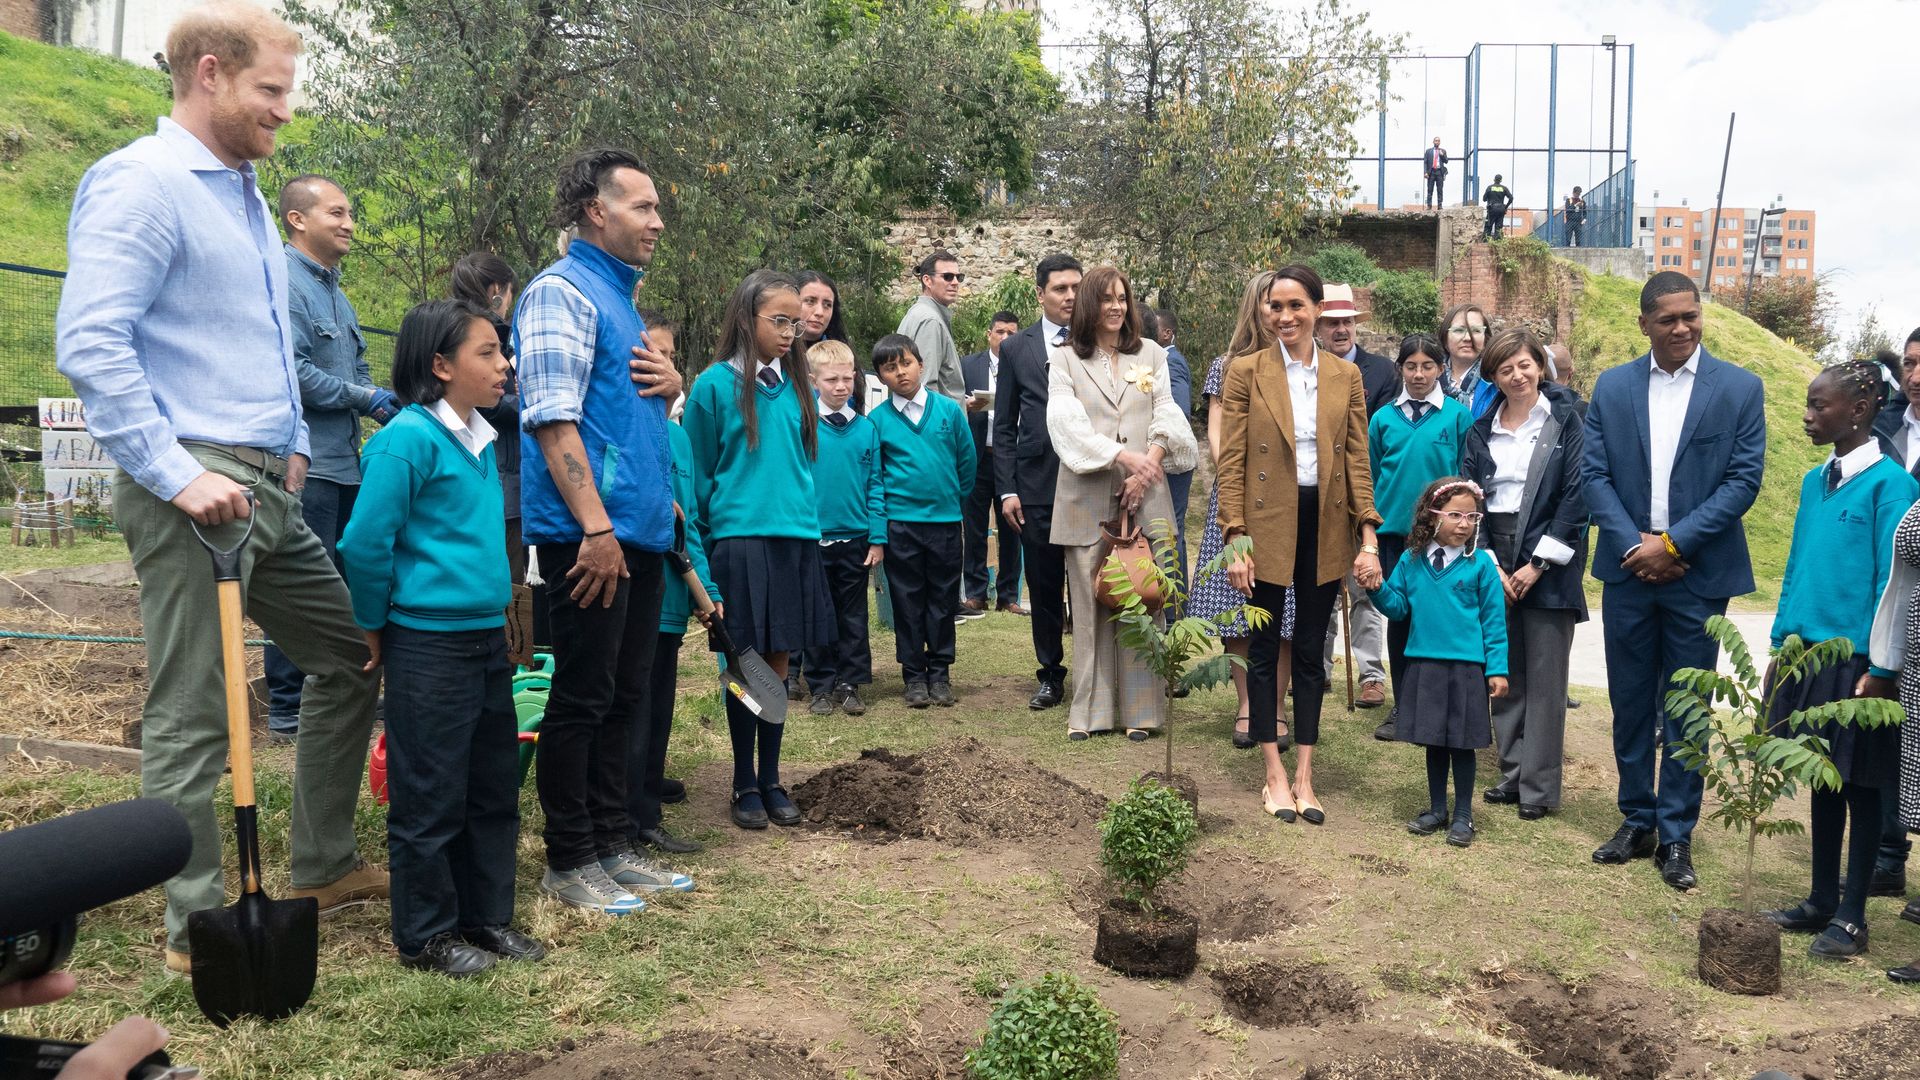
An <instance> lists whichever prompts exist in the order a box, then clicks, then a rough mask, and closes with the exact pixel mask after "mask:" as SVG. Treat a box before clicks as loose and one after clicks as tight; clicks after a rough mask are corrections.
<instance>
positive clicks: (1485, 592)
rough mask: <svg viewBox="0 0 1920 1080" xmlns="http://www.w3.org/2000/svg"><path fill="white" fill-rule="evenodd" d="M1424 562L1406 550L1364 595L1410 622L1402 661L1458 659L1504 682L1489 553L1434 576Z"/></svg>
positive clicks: (1502, 600)
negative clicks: (1378, 585) (1404, 659)
mask: <svg viewBox="0 0 1920 1080" xmlns="http://www.w3.org/2000/svg"><path fill="white" fill-rule="evenodd" d="M1381 411H1382V412H1385V411H1386V410H1384V409H1383V410H1381ZM1461 411H1463V412H1464V411H1465V410H1464V409H1463V410H1461ZM1376 415H1377V414H1376ZM1430 558H1431V557H1430V556H1429V555H1428V554H1427V553H1426V552H1425V551H1414V550H1412V549H1408V551H1407V552H1406V554H1404V555H1402V556H1400V561H1399V562H1398V563H1397V564H1395V565H1394V568H1393V573H1392V574H1391V575H1390V576H1389V577H1388V578H1387V580H1385V581H1383V582H1381V583H1380V587H1379V588H1378V589H1369V590H1367V595H1368V596H1369V597H1370V598H1371V599H1372V600H1373V606H1374V607H1375V608H1376V609H1378V610H1379V612H1380V614H1382V615H1385V616H1386V617H1387V618H1389V619H1398V620H1402V621H1404V620H1407V619H1411V620H1412V621H1413V629H1412V632H1411V633H1410V634H1409V635H1408V637H1407V659H1409V660H1463V661H1466V662H1468V663H1474V664H1483V665H1485V666H1486V673H1487V677H1488V678H1492V677H1494V676H1495V675H1499V676H1502V677H1504V676H1505V675H1506V674H1507V594H1506V591H1505V590H1504V589H1502V588H1501V587H1500V567H1499V566H1498V565H1497V564H1496V563H1495V562H1494V561H1493V552H1491V551H1485V550H1480V551H1474V552H1473V553H1471V554H1469V555H1465V556H1462V557H1461V558H1458V559H1455V560H1453V561H1452V562H1450V563H1448V564H1447V568H1446V569H1445V570H1442V571H1440V572H1439V573H1437V574H1436V573H1434V572H1433V563H1432V562H1430V561H1429V559H1430ZM1474 627H1478V628H1479V632H1478V633H1474V632H1473V628H1474Z"/></svg>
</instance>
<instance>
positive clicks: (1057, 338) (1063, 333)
mask: <svg viewBox="0 0 1920 1080" xmlns="http://www.w3.org/2000/svg"><path fill="white" fill-rule="evenodd" d="M1053 343H1054V344H1055V345H1065V344H1066V343H1067V328H1066V327H1064V326H1063V327H1061V328H1060V329H1058V330H1055V331H1054V332H1053Z"/></svg>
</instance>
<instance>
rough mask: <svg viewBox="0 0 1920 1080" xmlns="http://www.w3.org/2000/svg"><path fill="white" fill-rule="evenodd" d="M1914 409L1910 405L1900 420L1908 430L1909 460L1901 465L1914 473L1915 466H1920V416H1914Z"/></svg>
mask: <svg viewBox="0 0 1920 1080" xmlns="http://www.w3.org/2000/svg"><path fill="white" fill-rule="evenodd" d="M1914 408H1915V406H1912V405H1909V406H1907V409H1906V411H1905V412H1903V413H1901V414H1900V419H1901V421H1902V422H1903V423H1904V424H1905V426H1906V429H1907V460H1905V461H1903V462H1901V464H1902V465H1904V466H1905V467H1906V470H1907V471H1908V472H1912V471H1913V467H1914V466H1915V465H1920V416H1915V415H1914V412H1913V410H1914Z"/></svg>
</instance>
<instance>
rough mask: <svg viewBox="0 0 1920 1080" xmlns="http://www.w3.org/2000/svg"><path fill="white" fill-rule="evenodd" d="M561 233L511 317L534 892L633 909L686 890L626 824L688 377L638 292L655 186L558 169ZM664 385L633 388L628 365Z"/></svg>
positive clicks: (605, 153)
mask: <svg viewBox="0 0 1920 1080" xmlns="http://www.w3.org/2000/svg"><path fill="white" fill-rule="evenodd" d="M557 204H558V205H557V212H556V215H555V222H554V224H555V225H556V226H558V227H560V228H565V229H571V230H572V233H573V237H574V239H573V241H572V243H571V244H570V245H569V246H568V248H567V253H566V254H565V255H564V256H562V257H561V258H560V260H559V261H558V262H555V263H554V264H553V265H551V266H549V267H547V268H546V269H545V270H542V271H541V272H540V273H538V274H536V275H535V276H534V278H533V280H532V281H531V282H529V283H528V284H527V289H526V292H525V293H524V294H523V295H522V296H521V299H520V305H519V308H518V309H517V310H516V311H515V313H514V324H513V337H514V355H515V358H516V359H515V362H516V363H517V364H518V366H519V375H520V395H521V397H520V402H521V412H520V424H521V428H522V435H521V442H522V452H521V458H520V512H521V516H522V523H521V529H522V532H523V534H524V535H525V537H526V541H527V543H529V544H531V545H533V547H534V549H535V552H536V554H537V556H538V559H539V567H540V576H541V577H542V578H543V579H545V581H546V586H545V588H546V590H547V606H548V611H549V620H550V631H551V635H552V638H553V641H552V644H553V652H554V673H553V688H552V690H551V692H550V693H549V695H548V698H547V711H546V716H545V718H544V719H543V720H542V721H541V724H540V744H539V757H538V759H537V762H536V770H537V778H538V780H537V782H538V786H539V792H540V805H541V808H542V810H544V811H545V813H546V819H547V824H546V831H545V833H544V837H545V840H546V847H547V872H546V875H545V876H544V878H543V879H542V880H541V883H540V887H541V890H542V891H544V892H546V893H547V894H548V895H550V896H553V897H555V898H557V899H559V900H560V901H562V902H563V903H567V904H570V905H573V906H574V907H580V908H586V909H588V910H593V911H600V912H604V913H606V914H609V915H624V914H627V913H629V912H635V911H640V910H642V909H644V908H645V906H646V902H645V901H644V900H643V899H642V898H641V895H640V894H643V893H647V892H652V891H656V890H660V889H675V890H686V889H691V888H692V887H693V881H692V879H690V878H688V877H687V876H686V875H684V874H676V873H673V872H672V871H670V870H668V869H666V868H665V867H662V866H660V865H658V864H657V863H655V862H653V861H652V860H650V859H648V858H646V857H645V856H643V855H642V854H641V853H640V852H639V851H638V849H637V848H636V846H635V844H634V835H633V832H634V830H633V824H632V822H631V821H630V820H629V819H628V816H627V810H626V805H627V798H626V777H627V758H628V755H629V754H635V753H638V754H642V755H644V754H645V752H646V749H647V748H646V747H645V746H644V745H640V746H636V745H634V739H636V738H639V739H642V740H644V738H645V734H644V730H643V728H644V726H636V725H634V724H633V718H634V717H635V716H636V715H638V714H639V710H640V709H641V708H642V707H643V706H644V704H645V702H646V700H647V680H648V672H649V671H650V670H651V668H652V666H653V649H654V641H655V639H656V638H657V637H658V634H659V621H660V594H661V584H662V572H663V567H664V560H662V558H661V554H662V553H663V552H665V551H666V550H667V549H668V548H669V547H670V546H671V545H672V542H673V532H674V512H673V492H672V482H673V471H672V470H673V464H672V454H671V451H670V449H669V446H668V442H667V404H668V403H669V402H671V401H672V400H673V399H674V397H675V396H676V395H678V394H679V392H680V385H681V381H680V379H679V377H678V376H677V375H676V374H674V373H673V369H672V365H671V363H670V362H669V361H667V360H666V358H665V357H662V356H660V355H659V354H658V353H655V352H653V350H652V349H651V347H650V345H649V343H648V341H647V336H646V331H647V328H646V324H645V323H644V322H642V321H641V318H640V315H639V313H638V312H637V311H636V310H635V309H634V303H633V297H634V291H635V289H636V288H637V287H638V286H639V284H640V277H641V275H642V274H643V273H644V272H645V267H646V266H647V264H648V263H650V262H652V261H653V250H654V245H655V244H656V243H657V242H658V241H659V238H660V233H661V230H662V229H664V228H665V223H664V222H662V221H661V219H660V196H659V192H658V191H657V190H656V189H655V187H654V184H653V177H652V176H651V175H649V173H648V172H647V167H646V166H645V165H642V164H641V163H640V160H639V159H638V158H636V157H634V156H633V155H632V154H631V153H628V152H627V151H625V150H618V149H611V148H602V149H595V150H586V151H582V152H581V153H578V154H576V155H574V156H573V158H572V159H571V160H569V161H568V162H567V163H566V165H565V166H563V167H562V169H561V171H560V179H559V184H558V190H557ZM636 358H637V360H638V362H639V364H640V366H641V367H643V368H650V369H653V371H654V374H655V376H656V377H655V378H653V380H652V381H651V383H650V384H649V385H644V386H643V387H641V388H640V389H638V390H636V388H635V381H637V380H636V379H635V378H634V376H633V375H632V374H631V373H630V371H629V367H630V365H632V364H634V362H635V360H636Z"/></svg>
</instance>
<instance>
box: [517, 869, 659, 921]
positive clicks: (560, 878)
mask: <svg viewBox="0 0 1920 1080" xmlns="http://www.w3.org/2000/svg"><path fill="white" fill-rule="evenodd" d="M540 891H541V892H543V893H546V894H547V895H548V896H551V897H553V898H554V899H555V900H558V901H560V902H561V903H563V904H566V905H568V906H569V907H577V908H586V909H587V910H588V911H598V912H600V913H601V914H602V915H631V914H637V913H639V912H642V911H645V910H647V902H646V901H645V900H642V899H640V898H639V897H637V896H635V895H633V894H632V893H630V892H628V891H627V890H625V889H623V888H621V887H620V886H618V885H615V884H614V883H613V879H612V878H610V877H608V876H607V872H606V871H605V870H602V869H601V868H600V864H599V863H588V864H587V865H585V866H582V867H580V868H579V869H576V870H555V869H553V868H552V867H548V868H547V873H546V876H545V877H542V878H541V879H540Z"/></svg>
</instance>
